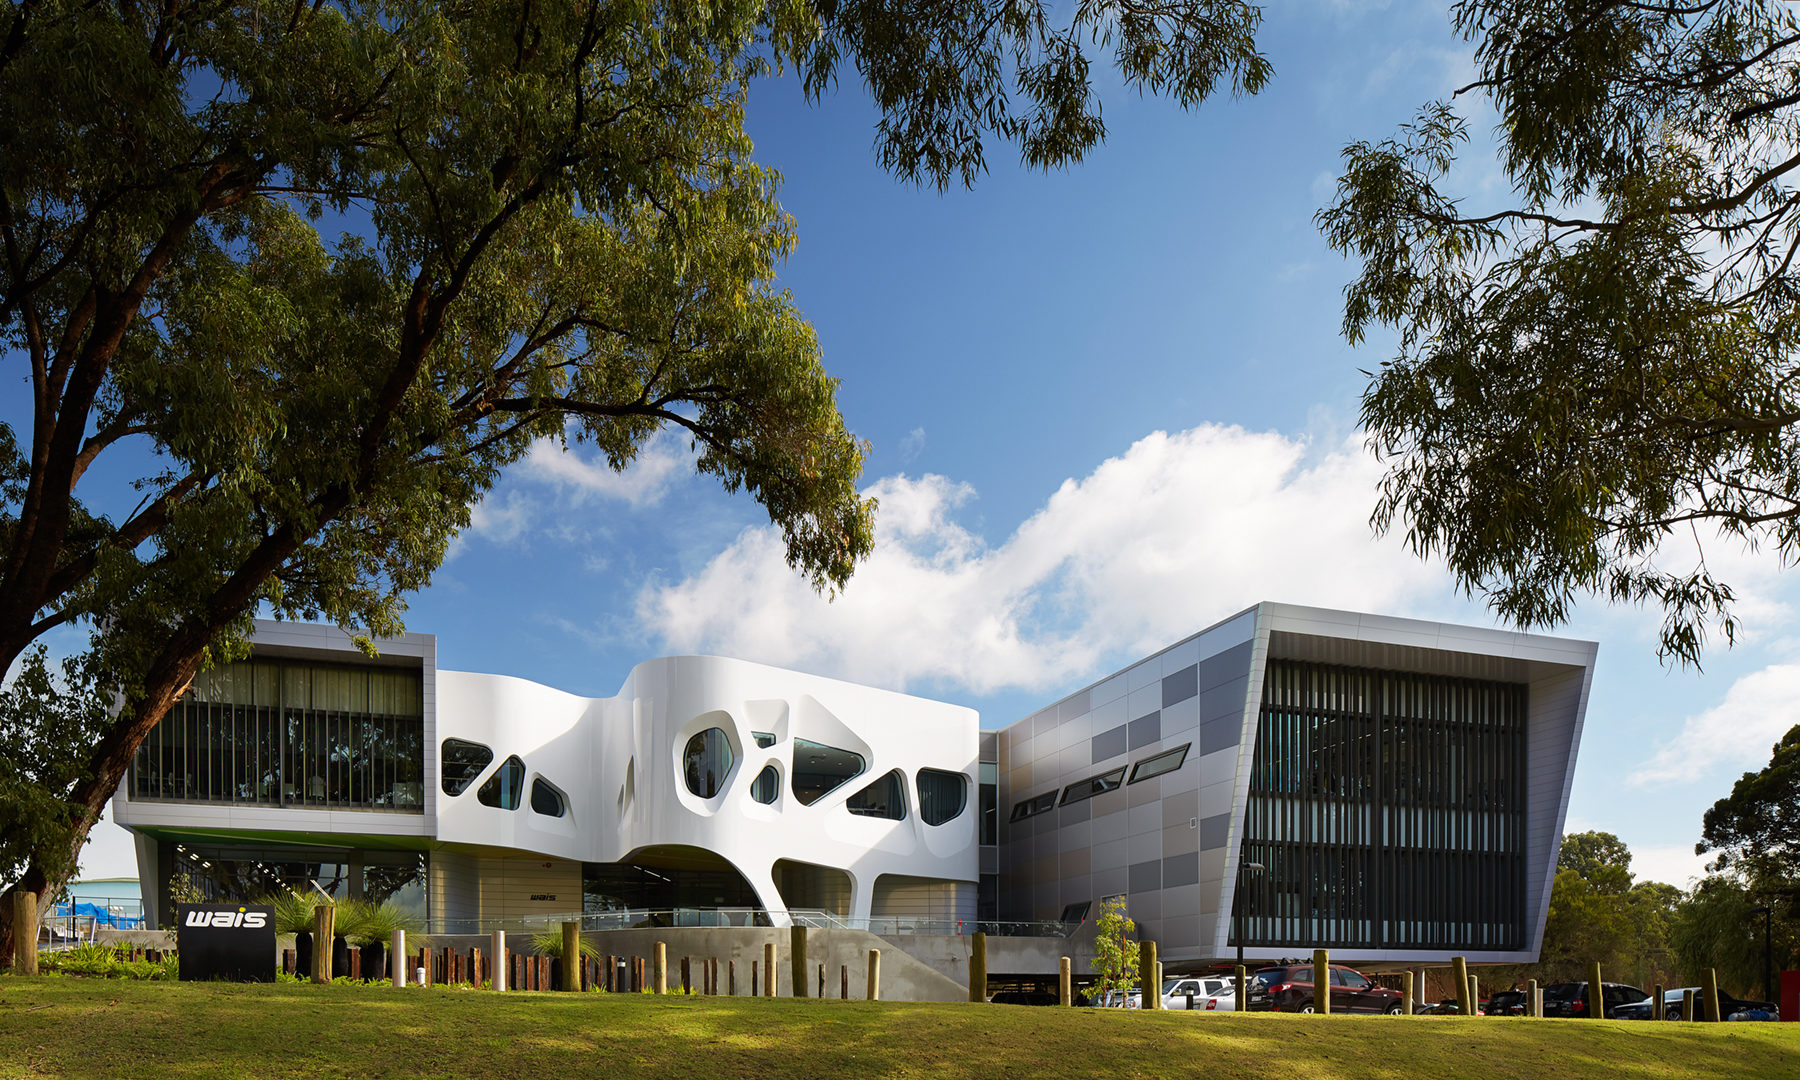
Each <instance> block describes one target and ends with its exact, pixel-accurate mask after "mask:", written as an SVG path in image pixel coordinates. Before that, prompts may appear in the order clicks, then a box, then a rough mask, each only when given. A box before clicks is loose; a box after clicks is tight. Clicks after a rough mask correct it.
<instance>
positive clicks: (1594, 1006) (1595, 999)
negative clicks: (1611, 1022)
mask: <svg viewBox="0 0 1800 1080" xmlns="http://www.w3.org/2000/svg"><path fill="white" fill-rule="evenodd" d="M1587 1007H1588V1019H1590V1020H1604V1019H1606V984H1605V983H1603V982H1601V981H1600V962H1599V961H1598V960H1596V961H1594V962H1593V963H1592V964H1590V965H1588V985H1587Z"/></svg>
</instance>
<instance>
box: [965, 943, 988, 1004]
mask: <svg viewBox="0 0 1800 1080" xmlns="http://www.w3.org/2000/svg"><path fill="white" fill-rule="evenodd" d="M969 1000H970V1001H982V1002H985V1001H986V1000H987V935H986V934H984V933H980V932H977V933H976V934H975V936H974V937H972V938H970V939H969Z"/></svg>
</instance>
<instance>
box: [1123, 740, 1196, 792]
mask: <svg viewBox="0 0 1800 1080" xmlns="http://www.w3.org/2000/svg"><path fill="white" fill-rule="evenodd" d="M1192 745H1194V744H1193V743H1185V744H1183V745H1181V746H1177V747H1176V748H1175V749H1173V750H1164V751H1163V752H1162V753H1160V754H1158V755H1156V756H1155V757H1147V758H1145V759H1144V760H1142V761H1140V762H1138V763H1137V764H1136V765H1134V766H1132V769H1131V780H1130V782H1131V783H1133V784H1135V783H1137V782H1138V781H1139V780H1148V779H1150V778H1151V777H1152V776H1161V775H1162V774H1163V773H1167V772H1174V771H1175V770H1176V769H1179V768H1181V763H1182V762H1184V761H1186V760H1187V752H1188V747H1189V746H1192Z"/></svg>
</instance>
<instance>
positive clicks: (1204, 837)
mask: <svg viewBox="0 0 1800 1080" xmlns="http://www.w3.org/2000/svg"><path fill="white" fill-rule="evenodd" d="M1230 836H1231V815H1230V814H1217V815H1214V816H1213V817H1208V818H1201V819H1200V850H1201V851H1216V850H1218V849H1219V848H1222V847H1224V846H1225V842H1226V841H1227V840H1228V839H1229V838H1230Z"/></svg>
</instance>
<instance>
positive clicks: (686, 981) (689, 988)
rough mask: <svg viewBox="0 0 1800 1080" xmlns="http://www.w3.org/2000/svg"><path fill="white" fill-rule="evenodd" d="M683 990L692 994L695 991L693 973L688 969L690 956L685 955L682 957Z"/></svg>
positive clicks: (684, 992)
mask: <svg viewBox="0 0 1800 1080" xmlns="http://www.w3.org/2000/svg"><path fill="white" fill-rule="evenodd" d="M681 992H682V993H683V994H691V993H693V992H694V984H693V981H692V975H691V972H690V971H689V969H688V958H687V957H685V956H684V957H682V958H681Z"/></svg>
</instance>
